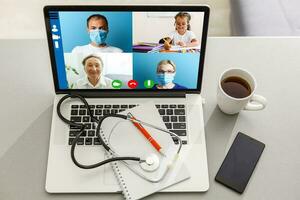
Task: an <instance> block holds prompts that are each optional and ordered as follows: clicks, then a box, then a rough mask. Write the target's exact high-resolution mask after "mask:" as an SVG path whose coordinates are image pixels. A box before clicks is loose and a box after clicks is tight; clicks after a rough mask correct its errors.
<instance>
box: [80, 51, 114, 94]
mask: <svg viewBox="0 0 300 200" xmlns="http://www.w3.org/2000/svg"><path fill="white" fill-rule="evenodd" d="M82 65H83V66H84V71H85V73H86V76H85V77H84V78H82V79H79V80H78V81H77V82H76V83H75V84H74V89H112V80H111V79H109V78H106V77H105V76H104V75H103V74H102V71H103V67H104V65H103V61H102V59H101V58H100V57H99V56H95V55H89V56H87V57H85V58H84V59H83V61H82Z"/></svg>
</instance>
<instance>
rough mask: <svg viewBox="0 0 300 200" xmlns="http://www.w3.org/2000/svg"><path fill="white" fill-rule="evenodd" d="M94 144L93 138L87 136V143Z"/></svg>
mask: <svg viewBox="0 0 300 200" xmlns="http://www.w3.org/2000/svg"><path fill="white" fill-rule="evenodd" d="M92 144H93V138H85V145H92Z"/></svg>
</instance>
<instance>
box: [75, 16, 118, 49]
mask: <svg viewBox="0 0 300 200" xmlns="http://www.w3.org/2000/svg"><path fill="white" fill-rule="evenodd" d="M87 32H88V34H89V37H90V40H91V42H90V43H89V44H87V45H83V46H76V47H75V48H74V49H73V50H72V53H83V54H91V53H108V52H109V53H122V52H123V51H122V50H121V49H119V48H117V47H113V46H109V45H108V44H107V43H106V38H107V34H108V21H107V19H106V17H105V16H103V15H100V14H95V15H91V16H89V17H88V19H87Z"/></svg>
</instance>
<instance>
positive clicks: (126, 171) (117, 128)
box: [101, 102, 190, 199]
mask: <svg viewBox="0 0 300 200" xmlns="http://www.w3.org/2000/svg"><path fill="white" fill-rule="evenodd" d="M128 113H130V114H132V115H133V116H134V117H135V118H136V119H138V120H141V121H143V122H146V123H148V124H151V125H154V126H156V127H160V128H162V129H166V127H165V124H164V122H163V121H162V119H161V117H160V114H159V113H158V111H157V109H156V107H155V104H154V103H153V102H147V103H144V104H141V105H139V106H137V107H134V108H131V109H128V110H126V111H123V112H121V114H124V115H127V114H128ZM144 128H145V129H146V130H147V131H148V132H149V134H151V137H152V138H154V140H156V141H157V142H158V143H159V145H160V146H161V147H162V148H163V149H164V155H162V154H161V153H159V152H158V151H157V150H156V149H155V148H154V147H153V146H152V145H151V143H150V142H149V141H148V140H147V139H146V138H145V137H144V135H143V134H141V132H140V131H139V130H138V129H137V128H136V127H135V126H134V124H133V123H132V122H130V121H124V120H122V119H121V120H120V119H118V118H111V119H109V120H107V121H104V122H103V126H102V129H101V135H102V137H103V138H104V141H105V142H106V144H107V145H109V146H111V147H113V151H114V152H116V153H117V154H118V155H120V156H130V155H135V156H137V157H140V158H146V157H149V155H155V156H156V157H157V158H158V159H159V161H158V162H159V167H158V169H157V170H154V171H145V170H143V169H142V168H141V167H140V164H139V163H137V162H134V161H116V162H113V163H111V166H112V167H113V169H114V173H115V176H116V177H117V179H118V182H119V185H120V187H121V189H122V192H123V195H124V196H125V198H126V199H140V198H143V197H145V196H148V195H150V194H152V193H155V192H158V191H160V190H162V189H164V188H167V187H169V186H171V185H174V184H177V183H179V182H181V181H185V180H186V179H188V178H190V174H189V171H188V169H187V167H186V166H185V164H184V163H183V161H182V160H181V158H180V153H179V155H177V151H178V149H179V148H180V146H179V145H176V144H175V143H174V142H173V140H172V137H171V135H170V134H168V133H166V132H163V131H160V130H158V129H156V128H153V127H150V126H144ZM106 154H107V156H108V157H109V158H111V154H110V153H108V152H106ZM177 156H178V158H177ZM175 158H177V159H176V160H175V161H173V160H174V159H175ZM170 163H171V165H170ZM137 173H139V174H140V175H138V174H137ZM142 176H143V177H142ZM145 178H146V179H150V180H155V181H157V180H160V181H157V182H150V181H149V180H145Z"/></svg>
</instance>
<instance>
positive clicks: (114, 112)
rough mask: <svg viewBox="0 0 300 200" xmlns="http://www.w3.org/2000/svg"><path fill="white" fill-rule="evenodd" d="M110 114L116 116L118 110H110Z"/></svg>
mask: <svg viewBox="0 0 300 200" xmlns="http://www.w3.org/2000/svg"><path fill="white" fill-rule="evenodd" d="M110 113H111V114H117V113H118V110H116V109H112V110H111V111H110Z"/></svg>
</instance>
